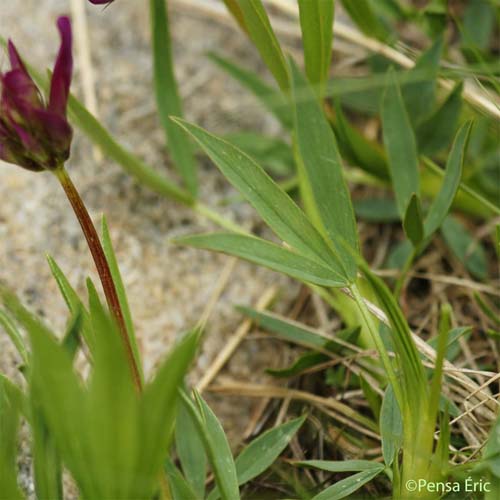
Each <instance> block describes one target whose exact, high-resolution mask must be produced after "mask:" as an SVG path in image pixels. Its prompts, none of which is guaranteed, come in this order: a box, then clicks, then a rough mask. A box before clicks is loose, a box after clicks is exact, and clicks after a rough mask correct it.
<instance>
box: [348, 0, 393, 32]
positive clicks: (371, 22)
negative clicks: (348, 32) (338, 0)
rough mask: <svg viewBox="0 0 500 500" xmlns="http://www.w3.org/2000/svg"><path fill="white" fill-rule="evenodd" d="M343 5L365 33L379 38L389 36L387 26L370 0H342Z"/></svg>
mask: <svg viewBox="0 0 500 500" xmlns="http://www.w3.org/2000/svg"><path fill="white" fill-rule="evenodd" d="M342 5H343V6H344V9H345V10H346V11H347V12H348V14H349V16H350V17H351V19H352V20H353V22H354V23H355V24H356V25H357V27H358V28H359V29H360V30H361V31H362V32H363V33H364V34H365V35H368V36H370V37H374V38H378V39H379V40H385V39H386V38H387V36H388V31H387V28H386V27H385V26H384V25H383V24H382V22H381V21H380V20H379V19H378V18H377V16H376V14H375V12H374V11H373V9H372V6H371V5H370V2H368V0H342Z"/></svg>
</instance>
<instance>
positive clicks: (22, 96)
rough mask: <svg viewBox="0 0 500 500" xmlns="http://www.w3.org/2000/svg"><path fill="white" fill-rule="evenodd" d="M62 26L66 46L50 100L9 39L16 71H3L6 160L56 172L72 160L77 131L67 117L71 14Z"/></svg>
mask: <svg viewBox="0 0 500 500" xmlns="http://www.w3.org/2000/svg"><path fill="white" fill-rule="evenodd" d="M57 27H58V29H59V33H60V35H61V46H60V48H59V53H58V55H57V59H56V62H55V66H54V71H53V74H52V79H51V83H50V93H49V97H48V102H46V100H44V97H43V96H42V94H41V92H40V90H39V89H38V87H37V86H36V84H35V82H34V81H33V79H32V78H31V76H30V75H29V73H28V71H27V69H26V66H25V65H24V63H23V61H22V60H21V58H20V56H19V54H18V52H17V50H16V47H15V46H14V44H13V43H12V41H10V40H9V44H8V52H9V60H10V65H11V69H10V71H7V72H6V73H0V85H1V94H0V159H2V160H4V161H6V162H9V163H14V164H16V165H19V166H21V167H23V168H26V169H28V170H33V171H36V172H38V171H41V170H54V169H56V168H58V167H60V166H61V165H63V164H64V162H65V161H66V160H67V159H68V157H69V154H70V147H71V139H72V136H73V132H72V129H71V126H70V124H69V123H68V120H67V117H66V107H67V103H68V98H69V88H70V84H71V76H72V72H73V57H72V53H71V50H72V35H71V23H70V20H69V18H67V17H60V18H59V19H58V20H57Z"/></svg>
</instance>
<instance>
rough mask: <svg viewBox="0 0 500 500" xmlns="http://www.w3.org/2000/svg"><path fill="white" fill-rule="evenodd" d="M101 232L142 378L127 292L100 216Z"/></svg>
mask: <svg viewBox="0 0 500 500" xmlns="http://www.w3.org/2000/svg"><path fill="white" fill-rule="evenodd" d="M101 232H102V246H103V249H104V254H105V255H106V260H107V261H108V265H109V269H110V270H111V276H112V277H113V281H114V283H115V287H116V293H117V295H118V300H119V301H120V306H121V309H122V311H123V318H124V320H125V326H126V327H127V333H128V338H129V341H130V345H131V347H132V353H133V355H134V359H135V363H136V365H137V367H138V369H139V375H140V377H141V379H144V375H143V373H142V362H141V356H140V354H139V348H138V347H137V339H136V336H135V329H134V322H133V321H132V314H131V313H130V307H129V304H128V299H127V292H126V291H125V285H124V284H123V279H122V275H121V273H120V268H119V267H118V261H117V260H116V255H115V251H114V249H113V244H112V242H111V235H110V234H109V228H108V223H107V222H106V218H105V217H103V218H102V227H101Z"/></svg>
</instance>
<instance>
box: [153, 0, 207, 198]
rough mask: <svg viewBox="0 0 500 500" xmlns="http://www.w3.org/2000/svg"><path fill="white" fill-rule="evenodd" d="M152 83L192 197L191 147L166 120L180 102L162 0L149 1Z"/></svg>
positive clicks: (175, 158) (177, 111) (193, 167)
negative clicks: (152, 67)
mask: <svg viewBox="0 0 500 500" xmlns="http://www.w3.org/2000/svg"><path fill="white" fill-rule="evenodd" d="M150 9H151V25H152V38H153V62H154V83H155V91H156V103H157V106H158V115H159V117H160V121H161V124H162V126H163V128H164V129H165V133H166V135H167V140H168V148H169V151H170V154H171V155H172V160H173V162H174V165H175V167H176V168H177V169H178V170H179V173H180V174H181V176H182V178H183V180H184V183H185V185H186V187H187V189H188V191H189V192H190V193H191V194H192V195H193V197H195V198H196V194H197V190H198V180H197V173H196V162H195V158H194V155H193V148H192V146H191V143H190V142H189V139H188V138H187V137H186V136H185V135H184V134H183V133H182V132H181V131H180V130H179V128H178V127H176V126H175V124H173V123H172V121H171V120H170V119H169V116H170V115H174V116H182V103H181V99H180V97H179V91H178V89H177V81H176V79H175V74H174V65H173V60H172V41H171V38H170V30H169V18H168V12H167V7H166V0H151V3H150Z"/></svg>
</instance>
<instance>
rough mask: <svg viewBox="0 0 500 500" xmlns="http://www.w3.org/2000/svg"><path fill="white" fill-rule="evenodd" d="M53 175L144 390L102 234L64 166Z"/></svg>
mask: <svg viewBox="0 0 500 500" xmlns="http://www.w3.org/2000/svg"><path fill="white" fill-rule="evenodd" d="M54 174H55V175H56V177H57V179H58V180H59V182H60V184H61V186H62V188H63V189H64V192H65V193H66V196H67V197H68V200H69V202H70V203H71V206H72V207H73V211H74V212H75V215H76V217H77V219H78V222H79V223H80V226H81V228H82V231H83V234H84V235H85V239H86V240H87V243H88V246H89V249H90V253H91V254H92V257H93V259H94V262H95V266H96V268H97V272H98V274H99V278H100V280H101V283H102V288H103V290H104V295H105V296H106V301H107V303H108V307H109V309H110V311H111V313H112V314H113V316H114V318H115V320H116V323H117V325H118V329H119V332H120V336H121V339H122V341H123V345H124V347H125V353H126V356H127V359H128V363H129V365H130V369H131V372H132V380H133V382H134V384H135V386H136V388H137V390H138V391H141V390H142V381H141V376H140V372H139V368H138V366H137V363H136V360H135V357H134V353H133V349H132V346H131V344H130V339H129V336H128V332H127V327H126V324H125V319H124V316H123V312H122V308H121V305H120V300H119V298H118V293H117V291H116V287H115V283H114V281H113V277H112V274H111V270H110V268H109V264H108V261H107V259H106V255H105V254H104V250H103V248H102V245H101V242H100V240H99V236H98V234H97V231H96V229H95V226H94V223H93V222H92V219H91V218H90V215H89V213H88V211H87V208H86V207H85V204H84V203H83V200H82V198H81V196H80V194H79V193H78V190H77V189H76V187H75V185H74V184H73V181H72V180H71V178H70V177H69V175H68V173H67V172H66V170H65V169H64V167H60V168H58V169H56V170H55V171H54Z"/></svg>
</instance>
